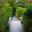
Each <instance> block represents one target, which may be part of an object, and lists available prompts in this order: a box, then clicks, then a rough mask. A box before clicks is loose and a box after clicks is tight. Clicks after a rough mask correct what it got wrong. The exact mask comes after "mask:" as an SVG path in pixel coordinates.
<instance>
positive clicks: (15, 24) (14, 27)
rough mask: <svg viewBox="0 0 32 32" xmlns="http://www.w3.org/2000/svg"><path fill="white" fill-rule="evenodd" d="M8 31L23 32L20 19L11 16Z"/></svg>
mask: <svg viewBox="0 0 32 32" xmlns="http://www.w3.org/2000/svg"><path fill="white" fill-rule="evenodd" d="M8 23H9V31H10V32H23V31H24V28H23V25H22V24H21V21H20V20H18V19H17V17H15V16H14V17H13V18H12V19H11V17H10V18H9V21H8Z"/></svg>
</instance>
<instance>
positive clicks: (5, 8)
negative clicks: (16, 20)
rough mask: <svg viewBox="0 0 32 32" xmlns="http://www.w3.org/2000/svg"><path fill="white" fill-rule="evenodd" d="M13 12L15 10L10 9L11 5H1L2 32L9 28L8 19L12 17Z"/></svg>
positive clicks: (0, 20) (0, 21)
mask: <svg viewBox="0 0 32 32" xmlns="http://www.w3.org/2000/svg"><path fill="white" fill-rule="evenodd" d="M12 11H13V8H12V7H10V4H9V3H6V4H3V5H0V23H1V24H0V25H1V30H2V31H4V32H5V31H6V27H7V22H8V18H9V17H11V16H12Z"/></svg>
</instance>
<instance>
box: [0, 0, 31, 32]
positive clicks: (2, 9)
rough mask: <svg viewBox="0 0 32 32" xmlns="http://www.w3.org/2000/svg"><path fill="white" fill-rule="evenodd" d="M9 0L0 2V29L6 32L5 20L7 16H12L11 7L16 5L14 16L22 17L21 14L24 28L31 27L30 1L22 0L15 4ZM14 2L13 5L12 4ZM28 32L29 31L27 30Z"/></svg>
mask: <svg viewBox="0 0 32 32" xmlns="http://www.w3.org/2000/svg"><path fill="white" fill-rule="evenodd" d="M10 1H11V0H9V1H8V2H7V0H6V2H5V3H1V4H0V29H1V31H3V32H6V30H7V22H8V19H9V17H11V16H13V7H14V6H16V16H17V17H19V16H20V17H22V16H23V20H24V21H23V23H24V25H25V30H26V31H28V29H29V28H30V27H32V3H29V4H28V2H27V3H26V4H25V1H26V0H25V1H24V0H23V2H21V1H20V2H17V3H16V4H15V3H14V2H10ZM13 4H15V5H13ZM28 32H29V31H28Z"/></svg>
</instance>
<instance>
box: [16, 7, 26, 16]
mask: <svg viewBox="0 0 32 32" xmlns="http://www.w3.org/2000/svg"><path fill="white" fill-rule="evenodd" d="M24 12H26V8H22V7H17V9H16V16H21V15H23V14H24Z"/></svg>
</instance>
